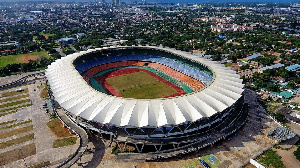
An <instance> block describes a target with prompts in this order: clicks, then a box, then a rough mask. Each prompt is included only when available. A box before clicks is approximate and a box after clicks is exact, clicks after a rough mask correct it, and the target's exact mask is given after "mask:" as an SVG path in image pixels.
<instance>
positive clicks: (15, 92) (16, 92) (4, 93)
mask: <svg viewBox="0 0 300 168" xmlns="http://www.w3.org/2000/svg"><path fill="white" fill-rule="evenodd" d="M23 93H28V88H26V89H23V90H21V91H15V90H14V91H10V92H3V93H2V94H1V97H10V96H14V95H18V94H23Z"/></svg>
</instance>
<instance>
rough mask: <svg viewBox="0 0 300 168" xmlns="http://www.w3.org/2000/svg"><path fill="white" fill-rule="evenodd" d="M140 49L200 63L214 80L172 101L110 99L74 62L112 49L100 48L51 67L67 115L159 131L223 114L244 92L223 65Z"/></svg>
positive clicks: (55, 91) (57, 95)
mask: <svg viewBox="0 0 300 168" xmlns="http://www.w3.org/2000/svg"><path fill="white" fill-rule="evenodd" d="M110 48H112V49H113V48H116V47H110ZM120 48H127V47H124V46H122V47H120ZM128 48H132V47H128ZM136 48H138V47H136ZM140 48H146V49H158V50H162V51H167V52H170V53H174V54H179V55H181V56H183V57H186V58H188V59H191V60H194V61H197V62H200V63H202V64H204V65H206V66H207V67H209V69H211V70H212V71H213V73H214V80H213V81H212V83H211V84H210V85H208V86H207V87H205V88H204V89H202V90H199V91H196V92H193V93H190V94H186V95H182V96H178V97H171V98H159V99H132V98H122V97H116V96H112V95H107V94H105V93H102V92H99V91H96V90H95V89H94V88H92V87H91V86H90V85H88V84H87V83H86V81H85V80H84V79H83V78H82V76H81V75H80V74H79V72H78V71H77V70H76V69H75V67H74V65H73V61H74V60H75V59H76V58H78V57H79V56H81V55H83V54H87V53H90V52H94V51H97V50H102V49H109V48H97V49H92V50H88V51H82V52H80V53H74V54H71V55H68V56H66V57H62V58H61V59H59V60H57V61H55V62H53V63H52V64H51V65H49V67H48V69H47V70H46V76H47V78H48V83H49V85H50V86H51V89H52V92H53V96H54V97H55V100H56V101H57V102H58V103H59V104H60V105H61V106H62V107H63V108H64V109H66V110H67V111H69V112H71V113H73V114H75V115H77V116H80V117H83V118H85V119H87V120H92V121H95V122H99V123H103V124H112V125H116V126H134V127H145V126H152V127H160V126H164V125H177V124H181V123H184V122H188V121H196V120H198V119H200V118H203V117H210V116H212V115H214V114H215V113H217V112H222V111H223V110H225V109H226V108H227V107H230V106H231V105H233V104H234V103H235V102H236V101H237V100H238V99H239V98H240V97H241V95H242V92H243V91H244V90H243V87H244V85H243V84H242V79H240V76H239V75H237V74H236V73H235V72H234V71H233V70H231V69H229V68H226V67H224V66H223V65H222V64H219V63H217V62H213V61H210V60H207V59H203V58H200V57H197V56H194V55H192V54H189V53H187V52H183V51H178V50H175V49H171V48H161V47H154V46H140Z"/></svg>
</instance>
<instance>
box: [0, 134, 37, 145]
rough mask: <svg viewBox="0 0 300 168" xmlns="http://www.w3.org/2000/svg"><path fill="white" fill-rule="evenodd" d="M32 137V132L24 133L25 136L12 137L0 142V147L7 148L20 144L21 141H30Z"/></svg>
mask: <svg viewBox="0 0 300 168" xmlns="http://www.w3.org/2000/svg"><path fill="white" fill-rule="evenodd" d="M32 139H34V134H29V135H25V136H22V137H19V138H15V139H12V140H9V141H4V142H2V143H0V149H4V148H8V147H10V146H13V145H16V144H20V143H22V142H26V141H30V140H32Z"/></svg>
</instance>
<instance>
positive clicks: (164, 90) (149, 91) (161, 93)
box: [106, 72, 177, 99]
mask: <svg viewBox="0 0 300 168" xmlns="http://www.w3.org/2000/svg"><path fill="white" fill-rule="evenodd" d="M106 81H107V82H108V83H109V84H110V85H111V86H113V87H114V88H115V89H116V90H117V91H118V92H119V93H120V94H121V95H122V96H123V97H126V98H136V99H152V98H163V97H166V96H169V95H172V94H175V93H177V91H176V90H175V89H174V88H172V87H170V86H168V85H166V84H164V83H163V82H161V81H159V80H158V79H156V78H154V77H153V76H151V75H149V74H147V73H146V72H135V73H131V74H125V75H120V76H116V77H110V78H107V79H106Z"/></svg>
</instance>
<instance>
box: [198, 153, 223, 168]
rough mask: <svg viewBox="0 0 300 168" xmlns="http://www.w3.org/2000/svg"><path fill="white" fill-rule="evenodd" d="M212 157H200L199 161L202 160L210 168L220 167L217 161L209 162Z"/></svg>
mask: <svg viewBox="0 0 300 168" xmlns="http://www.w3.org/2000/svg"><path fill="white" fill-rule="evenodd" d="M212 157H213V155H205V156H201V159H202V160H204V161H205V162H206V163H208V165H209V166H210V167H211V168H217V167H219V166H220V165H221V163H220V161H219V160H215V161H211V160H210V158H212Z"/></svg>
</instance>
